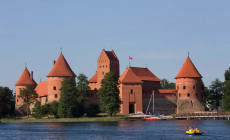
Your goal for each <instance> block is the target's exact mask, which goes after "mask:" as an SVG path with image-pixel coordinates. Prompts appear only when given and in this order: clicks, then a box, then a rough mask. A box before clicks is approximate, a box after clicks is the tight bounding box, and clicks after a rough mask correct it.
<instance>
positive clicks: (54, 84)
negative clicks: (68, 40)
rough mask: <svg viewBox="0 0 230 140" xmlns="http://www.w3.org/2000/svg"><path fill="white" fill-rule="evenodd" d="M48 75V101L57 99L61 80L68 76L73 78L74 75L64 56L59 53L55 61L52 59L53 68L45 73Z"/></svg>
mask: <svg viewBox="0 0 230 140" xmlns="http://www.w3.org/2000/svg"><path fill="white" fill-rule="evenodd" d="M47 77H48V102H52V101H59V99H60V94H61V91H60V88H61V87H62V84H61V82H62V81H63V80H64V79H65V78H68V77H72V78H74V79H75V77H76V75H75V73H74V72H73V71H72V69H71V68H70V66H69V64H68V63H67V61H66V59H65V57H64V56H63V54H62V53H61V54H60V55H59V57H58V59H57V61H53V68H52V70H51V71H50V72H49V74H48V75H47Z"/></svg>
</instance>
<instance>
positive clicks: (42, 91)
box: [35, 81, 48, 97]
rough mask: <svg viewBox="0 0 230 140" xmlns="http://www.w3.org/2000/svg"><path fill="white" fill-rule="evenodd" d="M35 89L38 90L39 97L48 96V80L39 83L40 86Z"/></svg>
mask: <svg viewBox="0 0 230 140" xmlns="http://www.w3.org/2000/svg"><path fill="white" fill-rule="evenodd" d="M35 91H36V92H37V94H38V96H39V97H42V96H47V95H48V82H47V81H44V82H41V83H39V84H38V86H37V87H36V88H35Z"/></svg>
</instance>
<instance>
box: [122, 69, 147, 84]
mask: <svg viewBox="0 0 230 140" xmlns="http://www.w3.org/2000/svg"><path fill="white" fill-rule="evenodd" d="M119 82H120V83H143V82H142V81H141V80H140V79H139V78H138V77H137V76H136V75H135V73H133V71H132V69H131V68H130V67H129V68H127V69H126V70H125V71H124V73H123V74H122V75H121V76H120V78H119Z"/></svg>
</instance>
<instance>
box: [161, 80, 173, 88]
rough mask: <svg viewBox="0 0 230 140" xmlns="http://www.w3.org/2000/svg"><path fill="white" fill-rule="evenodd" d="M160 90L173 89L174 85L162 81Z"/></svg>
mask: <svg viewBox="0 0 230 140" xmlns="http://www.w3.org/2000/svg"><path fill="white" fill-rule="evenodd" d="M161 88H162V89H175V83H169V81H168V80H167V79H162V80H161Z"/></svg>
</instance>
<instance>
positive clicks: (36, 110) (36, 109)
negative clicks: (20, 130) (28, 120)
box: [31, 101, 42, 119]
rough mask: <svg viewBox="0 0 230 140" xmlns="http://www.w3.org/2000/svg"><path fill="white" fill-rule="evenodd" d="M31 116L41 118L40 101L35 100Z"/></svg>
mask: <svg viewBox="0 0 230 140" xmlns="http://www.w3.org/2000/svg"><path fill="white" fill-rule="evenodd" d="M31 115H32V117H34V118H36V119H38V118H42V113H41V102H40V101H36V102H35V104H34V108H33V109H32V114H31Z"/></svg>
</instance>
